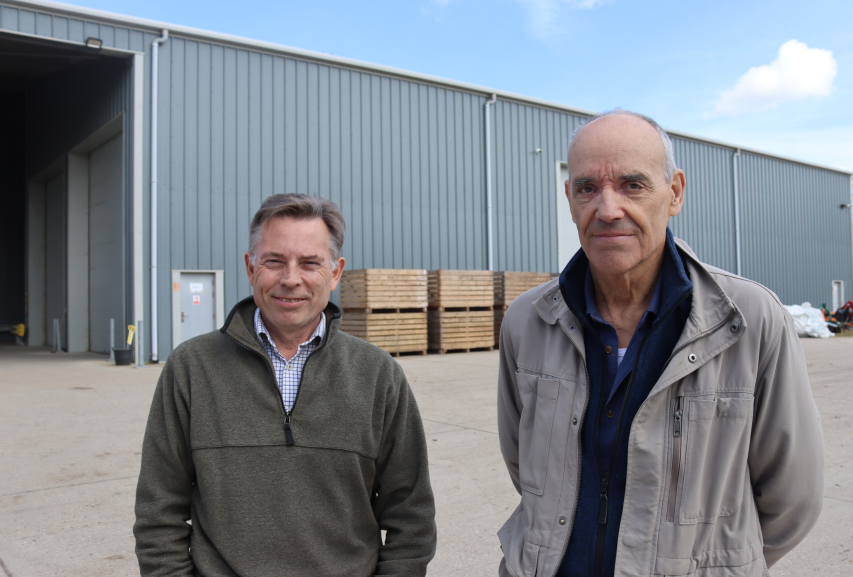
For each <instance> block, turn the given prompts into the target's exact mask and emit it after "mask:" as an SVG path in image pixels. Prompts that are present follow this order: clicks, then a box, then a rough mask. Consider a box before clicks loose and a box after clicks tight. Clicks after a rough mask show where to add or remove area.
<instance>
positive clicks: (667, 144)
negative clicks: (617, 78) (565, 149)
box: [569, 107, 677, 183]
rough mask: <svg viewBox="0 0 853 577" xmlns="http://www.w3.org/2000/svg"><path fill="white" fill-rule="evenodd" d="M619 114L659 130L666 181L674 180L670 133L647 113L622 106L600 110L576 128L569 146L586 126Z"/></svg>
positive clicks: (673, 154)
mask: <svg viewBox="0 0 853 577" xmlns="http://www.w3.org/2000/svg"><path fill="white" fill-rule="evenodd" d="M617 114H624V115H626V116H633V117H634V118H639V119H640V120H644V121H646V122H647V123H648V124H649V125H650V126H651V127H652V128H654V129H655V130H657V133H658V136H660V140H661V144H663V155H664V163H663V171H664V175H665V176H666V182H667V183H670V182H672V177H673V176H675V170H676V168H677V167H676V166H675V153H674V152H673V149H672V140H670V138H669V134H667V133H666V130H664V129H663V128H662V127H661V125H660V124H658V123H657V122H655V121H654V120H652V119H651V118H649V117H648V116H646V115H645V114H640V113H639V112H631V111H630V110H623V109H621V108H618V107H617V108H613V109H612V110H607V111H605V112H599V113H598V114H596V115H595V116H593V117H592V118H590V119H589V120H587V121H586V122H584V123H583V124H582V125H581V126H580V127H579V128H578V129H577V130H575V132H574V134H572V138H571V140H569V148H571V147H572V143H573V142H574V141H575V138H577V136H578V133H579V132H580V131H581V130H583V128H584V127H585V126H588V125H589V124H591V123H593V122H595V121H596V120H598V119H599V118H604V117H605V116H614V115H617Z"/></svg>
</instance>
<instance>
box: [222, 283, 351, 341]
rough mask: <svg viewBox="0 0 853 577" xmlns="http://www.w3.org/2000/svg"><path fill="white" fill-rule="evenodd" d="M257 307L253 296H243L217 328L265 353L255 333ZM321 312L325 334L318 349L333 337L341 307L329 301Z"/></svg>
mask: <svg viewBox="0 0 853 577" xmlns="http://www.w3.org/2000/svg"><path fill="white" fill-rule="evenodd" d="M257 308H258V306H257V305H256V304H255V298H254V297H251V296H250V297H246V298H244V299H243V300H241V301H240V302H238V303H237V304H236V305H234V308H233V309H231V312H230V313H228V318H227V319H225V324H224V325H222V328H221V329H219V330H220V332H222V333H223V334H226V335H228V336H229V337H231V338H232V339H234V340H235V341H237V342H238V343H240V344H241V345H243V346H244V347H246V348H248V349H251V350H253V351H256V352H258V353H260V354H262V355H266V353H265V352H264V349H263V348H262V347H261V343H260V342H258V337H257V336H256V333H255V309H257ZM323 312H324V313H325V314H326V334H325V335H324V336H323V342H322V343H320V346H319V347H318V349H319V348H321V347H324V346H326V344H328V343H329V342H330V341H331V340H332V339H333V338H335V335H336V334H337V332H338V329H340V326H341V309H340V308H339V307H338V305H336V304H335V303H333V302H329V304H328V305H326V308H325V310H324V311H323Z"/></svg>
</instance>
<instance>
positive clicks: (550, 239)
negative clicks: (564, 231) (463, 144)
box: [492, 100, 584, 271]
mask: <svg viewBox="0 0 853 577" xmlns="http://www.w3.org/2000/svg"><path fill="white" fill-rule="evenodd" d="M583 121H584V118H583V117H581V116H575V115H572V114H567V113H562V112H556V111H553V110H545V109H542V108H537V107H533V106H528V105H523V104H519V103H516V102H505V101H501V100H499V101H498V102H497V103H496V104H495V111H494V120H493V122H494V124H493V126H494V128H493V130H492V182H493V190H492V194H493V206H494V211H495V216H494V223H495V230H494V246H495V270H516V271H559V270H561V269H562V267H563V266H565V264H566V263H561V262H559V261H558V258H557V221H556V216H555V215H556V214H557V202H566V200H565V196H564V195H563V194H562V193H561V191H560V190H559V188H558V187H557V185H556V183H557V175H556V173H555V171H556V162H557V161H562V160H564V159H565V158H566V154H567V152H568V145H569V139H570V138H571V135H572V133H573V132H574V131H575V129H576V128H577V127H578V126H580V125H581V124H582V122H583ZM537 149H539V150H541V152H539V153H537V152H536V151H537Z"/></svg>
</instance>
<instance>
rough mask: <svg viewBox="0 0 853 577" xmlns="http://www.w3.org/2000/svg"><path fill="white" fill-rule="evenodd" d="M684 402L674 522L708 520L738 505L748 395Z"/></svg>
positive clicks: (729, 512)
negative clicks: (678, 503)
mask: <svg viewBox="0 0 853 577" xmlns="http://www.w3.org/2000/svg"><path fill="white" fill-rule="evenodd" d="M686 405H687V411H686V415H685V417H686V419H687V421H686V426H685V427H684V429H685V430H684V433H683V434H684V436H685V437H686V441H687V447H686V451H685V453H684V474H683V475H682V476H683V484H682V499H681V507H680V514H679V523H680V524H682V525H692V524H695V523H714V522H716V520H717V518H718V517H726V516H729V515H732V514H733V513H735V512H737V511H738V510H739V509H740V507H741V504H742V503H743V499H744V495H743V484H744V479H745V477H746V475H747V456H748V453H749V438H750V430H751V427H752V405H753V398H752V397H735V398H716V399H691V400H689V401H688V402H687V403H686ZM682 442H683V441H682Z"/></svg>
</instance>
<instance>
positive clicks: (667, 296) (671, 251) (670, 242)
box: [559, 227, 693, 328]
mask: <svg viewBox="0 0 853 577" xmlns="http://www.w3.org/2000/svg"><path fill="white" fill-rule="evenodd" d="M588 274H589V259H587V257H586V253H584V251H583V249H581V250H579V251H578V252H577V253H575V256H574V257H573V258H572V260H571V261H569V264H567V265H566V268H565V269H563V272H562V274H560V282H559V287H560V292H561V293H562V296H563V300H565V301H566V303H567V304H568V307H569V309H570V310H571V311H572V313H573V314H574V316H575V318H577V319H582V321H581V322H582V324H583V325H584V327H585V328H591V327H589V323H588V321H587V315H586V314H584V313H585V312H586V310H587V299H588V298H591V295H588V294H587V288H588V287H587V284H589V286H590V287H591V285H592V283H591V282H590V283H587V282H586V279H587V275H588ZM656 282H658V283H659V284H660V285H661V288H662V294H661V299H660V302H659V303H658V307H659V310H658V311H656V312H657V313H658V315H657V316H658V318H661V317H665V316H666V315H667V314H668V313H669V312H670V311H672V309H674V308H675V307H677V306H678V305H679V304H680V303H681V302H682V301H683V300H684V299H685V298H686V297H687V296H689V295H690V293H691V292H692V291H693V283H691V282H690V278H689V277H688V275H687V272H686V270H685V268H684V263H683V262H682V258H681V255H680V254H679V252H678V248H677V246H676V243H675V239H674V237H673V236H672V232H671V231H670V230H669V227H667V229H666V241H665V244H664V258H663V265H662V266H661V271H660V275H659V277H658V279H657V281H656Z"/></svg>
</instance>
